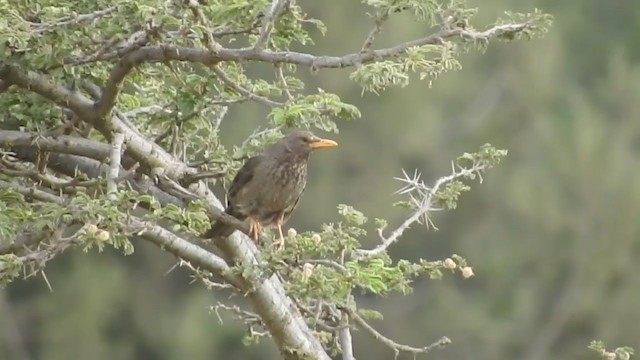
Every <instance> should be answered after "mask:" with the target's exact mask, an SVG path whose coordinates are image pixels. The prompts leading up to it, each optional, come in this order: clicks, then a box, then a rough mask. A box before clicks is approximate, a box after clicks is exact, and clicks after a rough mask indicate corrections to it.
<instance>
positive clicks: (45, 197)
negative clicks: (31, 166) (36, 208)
mask: <svg viewBox="0 0 640 360" xmlns="http://www.w3.org/2000/svg"><path fill="white" fill-rule="evenodd" d="M0 189H11V190H13V191H15V192H17V193H19V194H22V195H24V196H25V197H26V198H27V199H35V200H39V201H44V202H51V203H55V204H58V205H63V204H64V200H63V199H62V198H61V197H60V196H57V195H54V194H51V193H48V192H46V191H43V190H40V189H37V188H35V187H26V186H22V185H18V184H14V183H9V182H6V181H4V180H0Z"/></svg>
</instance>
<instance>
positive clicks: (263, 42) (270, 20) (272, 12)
mask: <svg viewBox="0 0 640 360" xmlns="http://www.w3.org/2000/svg"><path fill="white" fill-rule="evenodd" d="M287 3H288V0H273V1H271V4H270V5H269V8H268V9H267V12H266V13H265V15H264V18H263V19H262V27H261V28H260V37H259V38H258V41H256V44H255V45H254V46H253V48H254V50H261V49H263V48H264V47H265V46H267V45H268V42H269V37H270V36H271V31H273V26H274V24H275V21H276V19H277V18H278V16H279V15H280V13H281V12H282V10H284V8H285V5H286V4H287Z"/></svg>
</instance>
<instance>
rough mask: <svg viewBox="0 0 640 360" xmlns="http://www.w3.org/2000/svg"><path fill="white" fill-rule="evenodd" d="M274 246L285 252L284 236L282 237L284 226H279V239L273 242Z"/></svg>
mask: <svg viewBox="0 0 640 360" xmlns="http://www.w3.org/2000/svg"><path fill="white" fill-rule="evenodd" d="M273 246H274V247H275V248H276V249H277V250H278V251H282V250H284V236H282V226H280V225H278V238H276V239H274V240H273Z"/></svg>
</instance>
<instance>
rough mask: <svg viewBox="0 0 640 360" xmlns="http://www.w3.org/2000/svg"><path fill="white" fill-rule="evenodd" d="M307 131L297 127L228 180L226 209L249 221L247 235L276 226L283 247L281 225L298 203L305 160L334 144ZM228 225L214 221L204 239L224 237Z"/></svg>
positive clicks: (304, 177) (230, 229)
mask: <svg viewBox="0 0 640 360" xmlns="http://www.w3.org/2000/svg"><path fill="white" fill-rule="evenodd" d="M337 145H338V143H336V142H335V141H333V140H329V139H321V138H319V137H317V136H316V135H314V134H313V133H312V132H310V131H303V130H298V131H294V132H292V133H290V134H289V135H287V136H286V137H285V138H283V139H282V140H280V141H279V142H277V143H275V144H273V145H271V146H270V147H268V148H267V149H265V151H264V152H263V153H261V154H259V155H256V156H254V157H252V158H250V159H249V160H247V161H246V162H245V163H244V165H243V166H242V168H240V170H239V171H238V173H237V174H236V176H235V178H234V179H233V181H232V182H231V186H230V187H229V191H228V192H227V208H226V209H225V212H226V213H227V214H229V215H232V216H234V217H236V218H238V219H239V220H245V219H248V220H249V229H250V230H249V234H250V236H252V237H253V239H254V240H256V241H257V240H258V239H259V237H260V234H261V233H262V228H263V227H264V226H270V225H276V226H277V228H278V235H279V239H277V240H276V241H274V245H277V246H278V247H279V248H282V247H283V246H284V236H283V235H282V225H283V224H284V223H285V222H286V221H287V220H288V219H289V217H290V216H291V213H292V212H293V210H294V209H295V208H296V206H297V205H298V201H300V197H301V196H302V193H303V192H304V188H305V186H306V183H307V163H308V161H309V155H311V151H313V150H315V149H321V148H327V147H334V146H337ZM233 231H234V229H233V227H231V226H230V225H227V224H224V223H222V222H221V221H217V222H216V223H215V224H213V226H212V227H211V228H210V229H209V230H208V231H207V232H206V233H205V234H204V236H205V237H207V238H212V237H226V236H229V235H231V233H233Z"/></svg>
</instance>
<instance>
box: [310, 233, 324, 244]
mask: <svg viewBox="0 0 640 360" xmlns="http://www.w3.org/2000/svg"><path fill="white" fill-rule="evenodd" d="M311 240H313V242H314V243H316V244H319V243H320V241H322V238H321V237H320V235H318V234H313V236H311Z"/></svg>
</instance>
